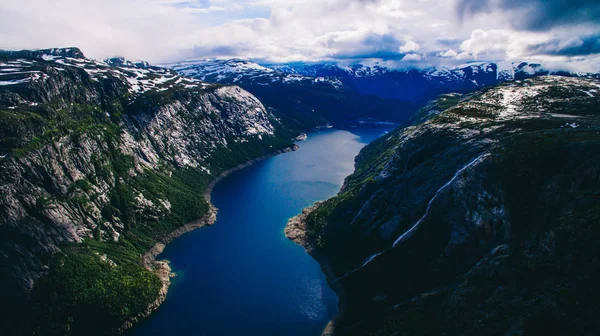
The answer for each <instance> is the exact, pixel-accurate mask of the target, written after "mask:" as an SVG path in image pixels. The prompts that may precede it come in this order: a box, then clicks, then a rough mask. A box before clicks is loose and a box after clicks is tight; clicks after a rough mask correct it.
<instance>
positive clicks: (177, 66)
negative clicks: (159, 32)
mask: <svg viewBox="0 0 600 336" xmlns="http://www.w3.org/2000/svg"><path fill="white" fill-rule="evenodd" d="M164 66H165V67H168V68H171V69H173V70H175V71H177V72H178V73H180V74H182V75H185V76H189V77H194V78H197V79H200V80H203V81H205V82H218V83H236V84H237V83H244V82H250V81H251V82H253V83H262V84H264V85H268V84H271V83H298V82H303V83H325V84H328V85H331V86H332V87H340V86H341V85H342V83H341V82H340V81H339V80H338V79H336V78H326V77H322V76H309V75H302V74H299V73H291V72H284V71H279V70H278V69H276V68H270V67H266V66H262V65H259V64H257V63H254V62H250V61H246V60H241V59H230V60H210V59H205V60H195V61H185V62H176V63H167V64H164Z"/></svg>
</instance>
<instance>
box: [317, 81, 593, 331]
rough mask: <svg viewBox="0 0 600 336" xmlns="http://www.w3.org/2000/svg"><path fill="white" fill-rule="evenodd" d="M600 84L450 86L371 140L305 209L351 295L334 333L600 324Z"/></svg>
mask: <svg viewBox="0 0 600 336" xmlns="http://www.w3.org/2000/svg"><path fill="white" fill-rule="evenodd" d="M599 89H600V82H598V81H596V80H586V79H575V78H559V77H541V78H536V79H528V80H524V81H516V82H511V83H507V84H503V85H500V86H498V87H494V88H489V89H485V90H483V91H480V92H477V93H475V94H472V95H470V96H467V97H463V98H462V99H461V100H460V101H459V99H456V98H457V97H456V96H450V97H449V96H444V97H442V98H441V100H439V101H437V102H435V103H432V104H430V105H428V107H427V108H426V110H423V111H421V112H420V113H419V114H418V115H417V116H416V118H415V120H417V122H419V120H426V121H424V122H422V123H419V124H416V125H414V126H411V127H406V128H402V129H399V130H397V131H395V132H393V133H390V134H389V135H387V136H384V137H383V138H381V139H379V140H377V141H375V142H374V143H372V144H370V145H369V146H367V147H366V148H365V149H363V151H361V153H360V154H359V156H358V157H357V165H356V172H355V173H354V174H353V175H351V176H350V177H348V178H347V180H346V182H345V186H344V188H343V189H342V191H341V192H340V194H339V195H338V196H336V197H335V198H333V199H330V200H328V201H326V202H324V203H323V204H321V205H320V206H319V207H318V208H317V209H316V210H315V211H313V212H312V213H311V214H310V215H309V216H308V217H307V219H306V235H307V239H309V241H310V243H312V244H313V246H316V250H317V252H318V253H320V254H321V255H324V256H325V257H327V259H328V260H329V262H330V263H331V266H332V269H333V271H334V273H335V277H336V280H334V281H335V282H336V283H337V284H338V285H339V286H340V287H341V288H342V289H343V291H344V293H345V294H346V295H345V296H346V301H347V304H346V307H345V311H344V312H343V314H342V315H341V317H340V318H339V320H338V321H337V325H336V334H356V335H364V334H377V335H379V334H381V335H390V334H402V335H405V334H406V335H409V334H410V335H412V334H414V335H423V334H436V335H438V334H442V333H445V334H448V335H492V334H493V335H496V334H497V335H500V334H502V335H505V334H511V335H513V334H514V335H521V334H536V335H537V334H545V333H551V334H552V333H557V332H558V333H560V334H564V333H574V334H585V333H586V332H589V331H590V330H599V327H600V326H599V325H598V323H597V319H596V318H595V317H594V316H593V314H592V313H591V311H593V310H594V308H593V307H594V306H595V302H594V299H593V297H594V296H595V295H597V294H598V293H597V291H598V290H597V288H596V286H595V285H593V283H594V282H596V281H598V279H600V274H599V273H598V267H597V265H596V264H597V263H598V258H597V257H596V256H597V252H598V251H597V249H598V246H600V245H599V244H598V237H599V234H600V227H599V226H598V223H599V220H600V212H599V211H598V206H597V203H598V201H599V198H598V197H599V195H598V190H600V161H599V159H598V156H597V155H596V154H594V153H597V152H598V150H599V149H600V118H599V115H598V111H599V107H600V95H599V94H598V91H599ZM440 106H443V107H444V110H443V112H439V110H441V109H440V108H439V107H440ZM574 321H577V323H574Z"/></svg>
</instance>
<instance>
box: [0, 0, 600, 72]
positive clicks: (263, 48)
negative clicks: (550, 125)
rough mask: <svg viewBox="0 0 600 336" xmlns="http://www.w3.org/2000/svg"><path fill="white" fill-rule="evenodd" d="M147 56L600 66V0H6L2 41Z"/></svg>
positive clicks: (156, 59)
mask: <svg viewBox="0 0 600 336" xmlns="http://www.w3.org/2000/svg"><path fill="white" fill-rule="evenodd" d="M67 46H75V47H79V48H80V49H81V50H82V51H83V52H84V53H85V54H86V56H88V57H93V58H98V59H102V58H106V57H113V56H122V57H126V58H128V59H132V60H148V61H150V62H152V63H161V62H169V61H177V60H184V59H198V58H234V57H235V58H244V59H251V60H255V61H259V62H262V63H286V62H318V61H332V62H338V63H363V64H370V63H375V62H380V63H383V64H386V65H389V66H395V67H429V66H439V65H445V66H450V65H458V64H462V63H468V62H472V61H495V62H515V61H530V62H539V63H542V64H544V65H546V66H547V67H555V68H557V69H558V68H560V69H563V70H572V71H594V72H598V71H600V1H598V0H545V1H544V0H439V1H434V0H102V1H95V0H85V1H82V0H55V1H48V0H2V5H0V49H11V50H19V49H41V48H51V47H67Z"/></svg>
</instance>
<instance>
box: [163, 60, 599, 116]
mask: <svg viewBox="0 0 600 336" xmlns="http://www.w3.org/2000/svg"><path fill="white" fill-rule="evenodd" d="M165 66H166V67H168V68H172V69H173V70H175V71H177V72H178V73H180V74H182V75H185V76H190V77H194V78H197V79H200V80H202V81H207V82H216V83H227V84H231V83H234V84H237V85H240V86H241V87H243V88H244V89H246V90H248V91H249V92H251V93H252V94H254V95H256V96H257V97H258V98H259V99H260V100H261V101H262V102H263V103H264V104H265V105H267V106H269V107H273V108H275V109H277V110H279V111H281V112H282V113H283V114H285V115H287V116H289V118H290V119H292V120H296V121H298V122H299V123H300V124H301V126H303V127H314V126H318V125H320V124H324V123H333V124H337V125H340V124H348V123H351V124H352V123H356V122H361V121H362V122H364V121H369V120H371V121H374V120H376V121H391V122H395V123H405V122H407V121H408V120H409V119H410V116H411V115H412V114H413V113H414V112H415V111H416V110H417V109H418V107H420V106H422V105H424V104H426V103H427V102H428V101H430V100H431V99H433V98H435V97H437V96H438V95H440V94H444V93H453V92H455V93H456V92H459V93H469V92H473V91H476V90H479V89H481V88H484V87H488V86H494V85H497V84H500V83H504V82H507V81H512V80H523V79H526V78H530V77H536V76H543V75H548V74H554V75H561V76H571V77H573V76H575V77H598V75H597V74H572V73H567V72H550V71H547V70H545V69H544V67H543V66H542V65H540V64H530V63H525V62H517V63H513V64H508V65H507V64H502V65H501V66H500V65H498V64H496V63H485V62H479V63H470V64H465V65H462V66H459V67H456V68H445V67H439V68H428V69H422V70H420V69H405V70H402V69H400V70H398V69H390V68H388V67H386V66H384V65H381V64H376V65H374V66H365V65H360V64H357V65H350V66H339V65H336V64H330V63H315V64H307V63H295V64H283V65H282V64H271V65H259V64H257V63H253V62H250V61H247V60H240V59H231V60H193V61H185V62H177V63H171V64H166V65H165ZM307 120H308V122H306V121H307Z"/></svg>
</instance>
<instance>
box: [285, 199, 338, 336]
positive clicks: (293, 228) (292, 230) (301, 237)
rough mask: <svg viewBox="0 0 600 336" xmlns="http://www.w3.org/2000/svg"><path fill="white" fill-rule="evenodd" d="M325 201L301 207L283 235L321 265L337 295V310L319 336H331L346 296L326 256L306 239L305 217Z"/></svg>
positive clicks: (289, 221) (313, 243) (312, 242)
mask: <svg viewBox="0 0 600 336" xmlns="http://www.w3.org/2000/svg"><path fill="white" fill-rule="evenodd" d="M324 202H325V201H318V202H315V204H313V205H311V206H308V207H306V208H304V209H302V212H301V213H300V214H298V215H296V216H294V217H292V218H290V219H288V223H287V225H286V226H285V229H284V232H285V237H286V238H287V239H289V240H291V241H292V242H294V243H296V244H298V245H300V246H302V247H303V248H304V250H305V251H306V253H308V255H310V256H311V257H312V258H313V259H314V260H315V261H316V262H317V263H319V265H320V266H321V272H323V274H324V275H325V280H326V281H327V284H328V285H329V288H331V289H332V290H333V291H334V292H335V294H336V295H337V297H338V311H337V313H336V314H335V316H334V317H333V318H332V319H331V321H329V323H327V325H326V326H325V328H324V329H323V331H322V332H321V336H331V335H333V331H334V329H335V323H336V321H337V320H338V319H339V318H340V316H341V315H342V313H343V312H344V310H345V307H346V296H345V293H344V290H343V288H342V287H341V285H340V284H339V282H334V281H335V279H336V277H335V274H334V273H333V269H332V268H331V264H330V263H329V260H328V259H327V257H325V256H324V255H322V254H321V253H319V252H318V251H317V249H316V246H315V242H314V241H312V240H310V239H308V237H307V236H306V218H307V217H308V215H310V214H311V213H312V212H313V211H315V210H316V209H317V208H319V206H321V204H323V203H324Z"/></svg>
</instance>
